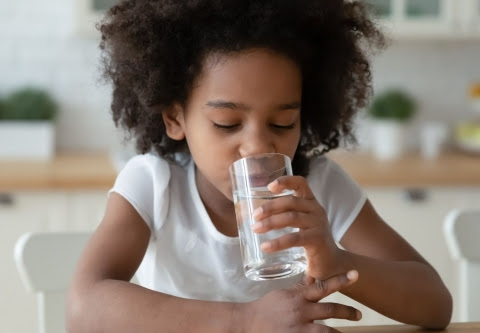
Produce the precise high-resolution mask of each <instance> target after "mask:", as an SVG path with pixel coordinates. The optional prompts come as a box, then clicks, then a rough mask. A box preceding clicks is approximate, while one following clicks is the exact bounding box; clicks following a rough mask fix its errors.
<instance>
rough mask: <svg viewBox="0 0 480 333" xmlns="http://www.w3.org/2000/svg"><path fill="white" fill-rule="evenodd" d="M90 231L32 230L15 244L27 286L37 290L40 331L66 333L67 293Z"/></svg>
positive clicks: (17, 263)
mask: <svg viewBox="0 0 480 333" xmlns="http://www.w3.org/2000/svg"><path fill="white" fill-rule="evenodd" d="M90 236H91V233H89V232H58V233H57V232H55V233H54V232H32V233H26V234H23V235H22V236H21V237H20V238H19V239H18V240H17V242H16V244H15V252H14V256H15V263H16V266H17V270H18V273H19V274H20V278H21V280H22V282H23V285H24V286H25V288H26V289H27V290H28V291H30V292H32V293H35V294H36V296H37V305H38V323H39V330H38V332H39V333H60V332H61V333H64V332H65V295H66V291H67V288H68V285H69V283H70V281H71V279H72V276H73V272H74V269H75V266H76V264H77V261H78V259H79V257H80V254H81V252H82V250H83V248H84V247H85V245H86V243H87V241H88V239H89V237H90Z"/></svg>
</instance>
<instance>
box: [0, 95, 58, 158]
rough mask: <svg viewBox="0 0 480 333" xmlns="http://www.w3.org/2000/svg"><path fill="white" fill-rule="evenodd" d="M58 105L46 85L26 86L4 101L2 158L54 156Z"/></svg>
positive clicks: (0, 104) (1, 110) (1, 106)
mask: <svg viewBox="0 0 480 333" xmlns="http://www.w3.org/2000/svg"><path fill="white" fill-rule="evenodd" d="M57 112H58V107H57V104H56V103H55V101H54V100H53V98H52V97H51V96H50V95H49V93H48V92H46V91H45V90H43V89H39V88H31V87H27V88H22V89H19V90H16V91H14V92H12V93H11V94H10V95H8V96H6V98H5V99H4V100H3V101H0V158H2V159H19V158H20V159H42V160H47V159H50V158H51V157H52V156H53V155H54V152H55V127H54V120H55V117H56V115H57Z"/></svg>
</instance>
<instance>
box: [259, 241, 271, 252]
mask: <svg viewBox="0 0 480 333" xmlns="http://www.w3.org/2000/svg"><path fill="white" fill-rule="evenodd" d="M271 247H272V244H270V242H265V243H262V244H261V245H260V248H261V249H262V251H266V250H270V248H271Z"/></svg>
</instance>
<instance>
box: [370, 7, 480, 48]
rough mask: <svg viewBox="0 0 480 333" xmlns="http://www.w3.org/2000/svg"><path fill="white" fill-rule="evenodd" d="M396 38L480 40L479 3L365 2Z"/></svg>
mask: <svg viewBox="0 0 480 333" xmlns="http://www.w3.org/2000/svg"><path fill="white" fill-rule="evenodd" d="M365 2H367V3H369V4H371V5H372V6H373V11H374V13H375V15H376V16H377V17H378V18H379V20H380V22H381V23H382V25H383V26H384V27H385V28H386V31H387V33H388V32H390V33H391V35H392V36H393V37H394V38H397V39H417V38H420V39H425V38H438V39H443V38H447V39H448V38H479V37H480V29H479V26H480V1H479V0H365Z"/></svg>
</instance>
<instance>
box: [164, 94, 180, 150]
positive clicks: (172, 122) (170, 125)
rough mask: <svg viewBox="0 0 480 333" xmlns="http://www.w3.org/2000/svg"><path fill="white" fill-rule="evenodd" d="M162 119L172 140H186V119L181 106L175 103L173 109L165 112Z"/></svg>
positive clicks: (170, 108)
mask: <svg viewBox="0 0 480 333" xmlns="http://www.w3.org/2000/svg"><path fill="white" fill-rule="evenodd" d="M162 118H163V122H164V124H165V127H166V132H167V135H168V137H169V138H170V139H172V140H177V141H180V140H183V139H185V130H184V129H185V118H184V116H183V107H182V106H181V105H180V104H178V103H174V104H173V105H172V106H171V107H169V108H167V109H166V110H163V112H162Z"/></svg>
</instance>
